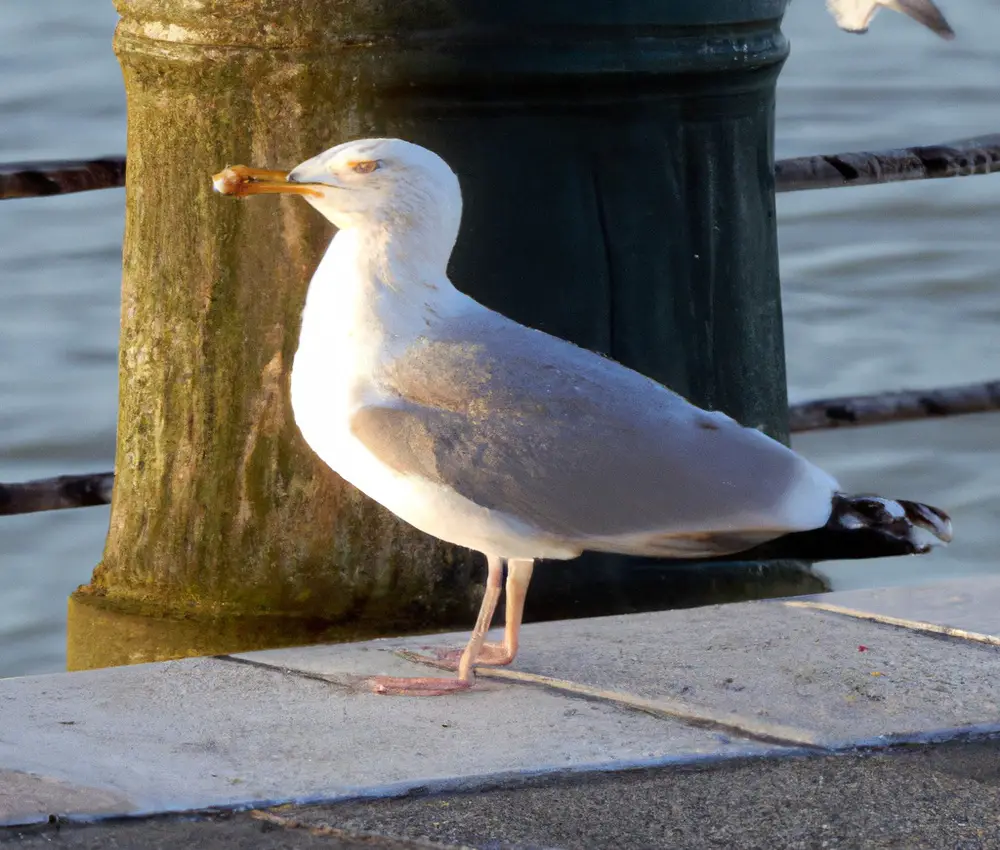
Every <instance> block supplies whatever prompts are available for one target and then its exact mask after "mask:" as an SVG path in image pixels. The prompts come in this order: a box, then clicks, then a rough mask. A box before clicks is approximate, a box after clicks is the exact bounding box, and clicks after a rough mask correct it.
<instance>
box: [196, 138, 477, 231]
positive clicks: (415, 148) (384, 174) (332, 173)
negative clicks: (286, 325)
mask: <svg viewBox="0 0 1000 850" xmlns="http://www.w3.org/2000/svg"><path fill="white" fill-rule="evenodd" d="M234 170H236V169H230V171H234ZM239 173H240V175H244V174H245V175H246V179H245V180H244V181H243V182H241V183H239V184H237V185H234V186H233V189H232V191H231V194H238V195H251V194H263V193H268V194H272V193H282V194H296V195H302V196H303V197H304V198H305V199H306V200H307V201H309V203H310V204H312V205H313V206H314V207H315V208H316V209H317V210H319V211H320V212H321V213H322V214H323V215H324V216H325V217H326V218H328V219H329V220H330V221H331V222H333V223H334V224H335V225H337V227H339V228H341V229H346V228H352V227H365V226H376V227H384V228H390V229H393V230H398V229H401V228H405V229H416V230H418V231H423V230H426V229H427V228H428V227H430V228H433V229H435V230H437V231H438V232H441V231H442V229H443V230H444V231H445V232H446V233H448V234H449V235H450V236H451V237H452V239H453V238H454V236H456V235H457V233H458V223H459V219H460V218H461V213H462V193H461V191H460V190H459V186H458V178H457V177H456V176H455V173H454V172H453V171H452V170H451V169H450V168H449V167H448V164H447V163H446V162H445V161H444V160H443V159H441V157H439V156H438V155H437V154H435V153H433V152H432V151H429V150H427V148H422V147H420V145H415V144H412V143H411V142H404V141H403V140H402V139H362V140H360V141H354V142H346V143H344V144H342V145H337V146H336V147H333V148H330V149H329V150H327V151H324V152H323V153H321V154H318V155H317V156H314V157H313V158H312V159H307V160H306V161H305V162H303V163H301V164H300V165H297V166H295V168H293V169H292V170H291V171H289V172H288V173H287V174H285V173H284V172H280V171H263V170H258V169H243V170H242V171H240V172H239ZM222 174H223V175H225V174H226V172H222ZM220 176H221V175H216V188H217V189H219V190H220V191H226V189H225V188H223V187H221V186H220V182H219V178H220ZM234 180H235V178H234Z"/></svg>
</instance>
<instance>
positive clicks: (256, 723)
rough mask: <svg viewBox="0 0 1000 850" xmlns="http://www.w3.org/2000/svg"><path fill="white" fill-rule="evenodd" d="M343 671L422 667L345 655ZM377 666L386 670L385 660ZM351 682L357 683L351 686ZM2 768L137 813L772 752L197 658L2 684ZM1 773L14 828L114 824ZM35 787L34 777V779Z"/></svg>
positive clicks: (517, 700) (687, 729) (561, 711)
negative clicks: (87, 821)
mask: <svg viewBox="0 0 1000 850" xmlns="http://www.w3.org/2000/svg"><path fill="white" fill-rule="evenodd" d="M328 651H332V652H333V653H334V654H335V656H336V657H337V658H339V659H341V660H342V661H343V660H344V659H355V660H354V661H353V662H352V663H350V664H348V663H341V664H340V665H339V666H340V668H341V669H344V668H349V669H351V670H361V669H364V670H365V672H372V667H373V666H374V668H375V671H374V672H386V673H393V672H396V673H401V672H406V671H408V670H410V669H411V666H412V665H409V664H407V663H406V662H403V661H401V660H399V659H397V658H395V657H394V656H392V655H391V654H389V653H379V652H375V651H372V650H371V649H370V648H369V647H367V646H361V647H352V646H341V647H336V648H330V650H328ZM373 658H374V659H375V661H374V664H373V661H372V659H373ZM345 682H346V683H345ZM0 716H2V718H3V728H2V729H0V767H2V768H5V769H7V770H9V771H10V770H13V771H22V772H25V773H30V774H33V775H35V776H36V777H38V781H39V782H43V783H49V785H48V786H47V787H53V788H57V787H59V786H56V785H53V784H52V783H51V781H52V780H55V781H57V782H63V783H69V784H71V785H74V786H86V787H88V788H91V789H94V791H95V793H97V792H106V794H107V795H108V799H110V800H114V801H116V803H115V806H112V810H117V811H118V812H121V813H127V812H133V813H134V812H151V811H176V810H180V809H186V808H203V807H205V806H224V805H234V804H240V803H246V802H260V801H276V800H281V801H284V800H296V799H319V798H336V797H340V796H345V795H346V796H350V795H352V794H357V793H401V792H403V791H404V790H406V789H408V788H412V787H414V786H417V785H422V784H426V783H433V782H435V781H448V782H454V781H456V780H461V779H463V778H465V779H472V778H475V777H478V776H482V775H486V774H489V775H501V774H504V773H506V772H517V773H524V772H528V773H530V772H533V771H545V770H552V769H567V768H570V769H582V768H587V767H593V766H622V765H625V764H630V763H644V762H648V761H659V760H669V759H671V758H685V759H687V758H692V757H696V756H713V757H716V756H721V755H727V754H733V755H735V754H739V753H745V752H757V751H761V750H762V747H761V746H760V745H757V744H754V743H752V742H743V741H738V742H732V741H731V740H730V739H729V738H728V737H725V736H720V735H718V734H716V733H714V732H712V731H708V730H703V729H697V728H693V727H691V726H688V725H684V724H682V723H678V722H673V721H668V722H665V721H663V720H662V719H657V718H655V717H652V716H649V715H647V714H642V713H637V712H634V711H628V710H625V709H622V708H620V707H618V706H616V705H611V704H602V703H599V702H595V701H590V702H587V701H581V700H579V699H575V698H573V697H571V696H567V695H564V694H559V693H557V692H552V691H545V690H541V689H537V688H525V687H522V686H518V685H511V684H504V683H498V682H493V683H486V684H484V686H483V687H482V688H481V689H480V690H478V691H477V692H473V693H467V694H462V695H461V698H457V699H455V698H441V699H433V698H423V699H417V698H392V697H381V696H376V695H375V694H372V693H369V692H367V691H365V690H362V689H360V688H358V687H357V683H356V682H355V681H351V680H350V678H349V677H348V678H347V679H345V680H344V681H341V682H340V683H331V682H327V681H321V680H319V679H317V678H308V677H305V676H301V675H295V674H287V673H284V672H282V671H279V670H275V669H269V668H266V667H262V666H259V665H251V664H246V663H238V662H236V661H227V660H219V659H210V658H208V659H193V660H185V661H175V662H166V663H162V664H147V665H139V666H135V667H123V668H115V669H109V670H94V671H87V672H83V673H69V674H62V675H51V676H34V677H26V678H21V679H6V680H0ZM11 775H12V774H7V779H5V775H4V774H0V800H3V801H4V809H3V810H0V823H5V822H6V823H11V822H30V821H31V820H36V819H44V818H45V817H46V816H47V815H48V814H50V813H53V812H55V813H59V814H91V813H95V812H103V813H107V812H108V811H109V808H108V805H106V804H107V802H108V799H104V798H101V799H93V798H89V797H86V796H82V797H81V796H80V795H79V794H78V793H77V792H76V791H75V790H68V791H67V793H66V794H65V795H64V796H62V797H59V796H58V795H52V794H49V795H47V796H43V797H39V795H38V794H37V793H36V792H35V791H34V790H31V789H29V791H28V793H25V792H24V789H23V788H22V789H21V791H20V792H19V791H18V788H19V785H18V784H17V783H18V782H23V780H21V779H18V780H17V782H11V781H10V778H9V777H10V776H11ZM18 776H20V774H18Z"/></svg>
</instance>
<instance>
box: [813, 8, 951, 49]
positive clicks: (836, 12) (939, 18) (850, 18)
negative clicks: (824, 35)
mask: <svg viewBox="0 0 1000 850" xmlns="http://www.w3.org/2000/svg"><path fill="white" fill-rule="evenodd" d="M879 6H884V7H885V8H886V9H892V10H894V11H896V12H902V13H903V14H904V15H909V16H910V17H911V18H913V20H915V21H917V22H918V23H921V24H923V25H924V26H925V27H927V28H928V29H930V30H932V31H933V32H936V33H937V34H938V35H939V36H941V38H947V39H951V38H954V37H955V31H954V30H953V29H952V28H951V27H950V26H949V25H948V22H947V21H946V20H945V18H944V15H942V14H941V10H940V9H938V7H937V6H935V5H934V3H932V2H931V0H826V8H827V9H829V10H830V14H831V15H833V17H834V18H835V19H836V21H837V26H839V27H840V28H841V29H843V30H847V31H848V32H856V33H865V32H868V25H869V24H870V23H871V21H872V18H874V17H875V14H876V13H877V12H878V9H879Z"/></svg>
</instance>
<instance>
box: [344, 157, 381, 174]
mask: <svg viewBox="0 0 1000 850" xmlns="http://www.w3.org/2000/svg"><path fill="white" fill-rule="evenodd" d="M381 164H382V163H381V162H380V161H379V160H377V159H366V160H362V161H361V162H352V163H350V166H351V170H352V171H354V172H355V173H356V174H371V173H372V172H373V171H374V170H375V169H376V168H378V167H379V166H380V165H381Z"/></svg>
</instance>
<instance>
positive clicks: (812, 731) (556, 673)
mask: <svg viewBox="0 0 1000 850" xmlns="http://www.w3.org/2000/svg"><path fill="white" fill-rule="evenodd" d="M493 636H494V637H498V636H499V632H495V633H494V635H493ZM466 637H467V635H463V634H458V633H456V634H452V635H443V636H438V637H432V638H428V637H415V638H404V639H398V640H392V641H380V642H379V644H380V645H381V646H382V647H385V648H387V649H388V648H392V647H395V648H397V649H398V648H409V649H420V648H422V647H425V646H445V645H457V646H460V645H461V644H462V642H463V641H464V639H465V638H466ZM861 647H864V649H863V650H862V649H861ZM243 657H245V658H248V659H250V658H252V659H256V660H258V661H259V662H262V663H269V664H276V665H279V666H283V667H288V668H293V669H297V670H302V671H307V672H312V673H316V674H326V675H337V674H339V673H344V672H355V671H356V670H357V669H358V668H357V667H356V666H355V662H356V659H357V658H358V656H355V655H353V654H352V655H349V656H345V655H344V654H343V653H342V651H341V650H340V649H339V648H336V647H306V648H300V649H281V650H271V651H267V652H258V653H251V654H248V655H246V656H243ZM513 667H514V668H515V669H514V670H511V671H506V670H499V671H496V673H491V672H487V671H486V670H483V671H481V673H482V675H483V676H498V677H504V678H513V679H515V680H516V679H517V678H520V679H521V681H523V682H535V683H542V682H544V681H546V680H549V679H551V680H554V681H552V682H551V684H552V685H554V686H556V687H565V688H567V689H572V690H573V691H574V692H576V693H578V694H581V695H583V696H590V697H594V698H612V697H613V696H614V695H619V696H620V697H622V701H623V702H624V703H626V704H631V705H633V706H634V707H636V708H640V709H642V710H651V711H654V712H656V711H657V709H660V710H661V711H662V713H663V714H665V715H677V716H685V715H686V716H688V717H690V718H693V719H698V720H699V721H708V722H713V723H715V724H717V725H729V724H731V725H732V726H733V727H735V728H737V729H743V730H744V731H745V732H746V733H747V734H751V735H757V736H762V737H767V738H771V739H772V740H775V741H781V740H784V741H785V742H786V743H788V744H804V745H817V746H823V747H841V746H844V745H847V744H851V743H877V739H879V738H880V737H881V736H903V737H912V736H919V735H920V734H928V733H936V732H938V731H941V730H947V729H953V728H959V727H981V728H983V729H993V728H1000V676H997V675H996V672H997V670H1000V647H996V646H989V645H984V644H981V643H976V642H969V641H961V640H951V639H940V638H936V637H930V636H928V635H926V634H923V633H920V632H916V631H910V630H907V629H903V628H898V627H894V626H887V625H883V624H879V623H873V622H870V621H866V620H858V619H853V618H850V617H844V616H839V615H837V614H831V613H827V612H825V611H817V610H808V609H800V608H793V607H789V606H787V605H785V604H783V603H781V602H774V601H769V602H749V603H743V604H740V605H724V606H710V607H705V608H696V609H689V610H685V611H668V612H662V613H654V614H631V615H627V616H618V617H600V618H595V619H590V620H574V621H568V622H550V623H537V624H531V625H528V626H525V627H524V630H523V638H522V645H521V651H520V654H519V655H518V658H517V660H516V661H515V664H514V665H513ZM420 674H421V667H420V666H417V665H413V666H412V667H411V668H410V670H409V672H408V674H404V675H420ZM525 674H527V675H525ZM576 686H583V687H576Z"/></svg>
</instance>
